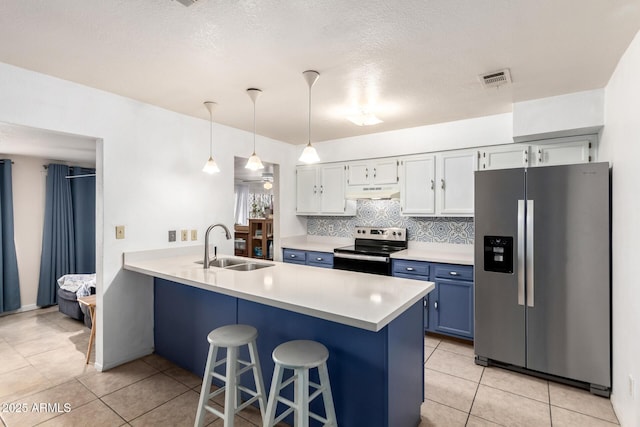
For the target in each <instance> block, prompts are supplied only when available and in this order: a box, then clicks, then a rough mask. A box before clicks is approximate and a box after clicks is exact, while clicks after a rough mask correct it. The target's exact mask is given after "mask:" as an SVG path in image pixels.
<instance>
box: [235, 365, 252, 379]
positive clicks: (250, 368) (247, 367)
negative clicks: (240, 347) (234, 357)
mask: <svg viewBox="0 0 640 427" xmlns="http://www.w3.org/2000/svg"><path fill="white" fill-rule="evenodd" d="M252 369H253V364H249V365H247V366H245V367H244V368H242V369H240V370H239V371H237V372H236V377H239V376H240V375H242V374H244V373H245V372H248V371H250V370H252Z"/></svg>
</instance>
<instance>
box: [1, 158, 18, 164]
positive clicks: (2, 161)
mask: <svg viewBox="0 0 640 427" xmlns="http://www.w3.org/2000/svg"><path fill="white" fill-rule="evenodd" d="M7 160H9V159H2V160H0V163H4V162H6V161H7ZM11 164H12V165H15V164H16V162H14V161H13V160H11Z"/></svg>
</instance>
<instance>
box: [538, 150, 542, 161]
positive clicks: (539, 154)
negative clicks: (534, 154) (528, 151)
mask: <svg viewBox="0 0 640 427" xmlns="http://www.w3.org/2000/svg"><path fill="white" fill-rule="evenodd" d="M538 163H542V150H538Z"/></svg>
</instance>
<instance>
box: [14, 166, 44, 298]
mask: <svg viewBox="0 0 640 427" xmlns="http://www.w3.org/2000/svg"><path fill="white" fill-rule="evenodd" d="M7 158H10V159H11V160H13V166H12V182H13V218H14V236H15V243H16V256H17V258H18V274H19V276H20V305H21V309H23V310H28V309H31V308H35V307H36V298H37V297H38V281H39V279H40V255H41V253H42V228H43V226H44V202H45V189H46V177H47V175H46V171H45V170H44V168H43V167H42V166H43V165H45V164H47V163H46V161H45V160H44V159H39V158H36V157H26V156H15V155H13V156H7Z"/></svg>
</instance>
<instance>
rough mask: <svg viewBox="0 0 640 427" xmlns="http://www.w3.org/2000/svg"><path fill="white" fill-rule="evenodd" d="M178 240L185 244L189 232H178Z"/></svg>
mask: <svg viewBox="0 0 640 427" xmlns="http://www.w3.org/2000/svg"><path fill="white" fill-rule="evenodd" d="M180 240H181V241H183V242H186V241H187V240H189V231H188V230H180Z"/></svg>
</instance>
